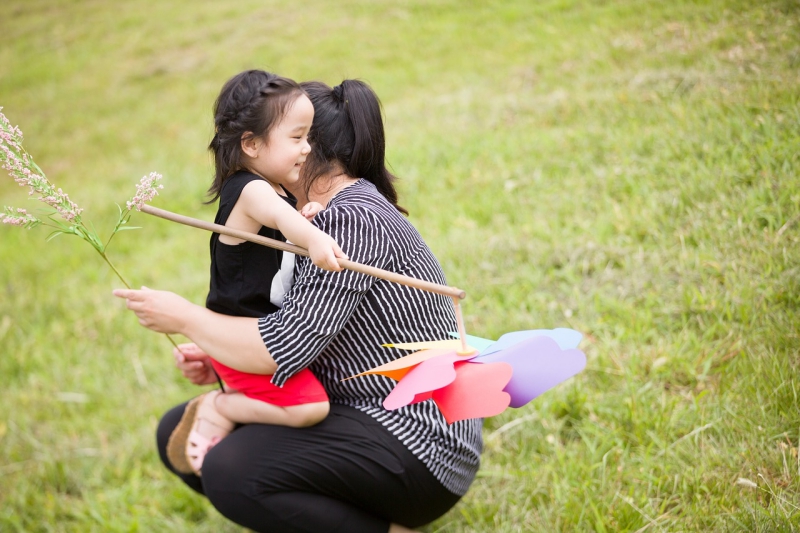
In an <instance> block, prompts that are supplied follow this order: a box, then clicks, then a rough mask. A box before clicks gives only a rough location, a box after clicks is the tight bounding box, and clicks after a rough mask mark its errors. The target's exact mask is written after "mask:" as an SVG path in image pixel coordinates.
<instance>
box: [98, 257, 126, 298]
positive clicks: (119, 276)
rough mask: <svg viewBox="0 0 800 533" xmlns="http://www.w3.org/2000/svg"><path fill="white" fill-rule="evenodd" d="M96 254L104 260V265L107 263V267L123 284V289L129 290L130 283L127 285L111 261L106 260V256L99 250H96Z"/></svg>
mask: <svg viewBox="0 0 800 533" xmlns="http://www.w3.org/2000/svg"><path fill="white" fill-rule="evenodd" d="M97 253H99V254H100V256H101V257H102V258H103V259H104V260H105V262H106V263H108V266H110V267H111V270H113V271H114V274H116V275H117V277H118V278H119V280H120V281H121V282H122V283H124V284H125V287H126V288H128V289H130V288H131V285H130V283H128V282H127V281H126V280H125V278H123V277H122V274H120V273H119V270H117V268H116V267H115V266H114V264H113V263H112V262H111V260H110V259H109V258H108V256H107V255H106V254H105V252H101V251H99V250H98V252H97Z"/></svg>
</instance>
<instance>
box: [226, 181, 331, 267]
mask: <svg viewBox="0 0 800 533" xmlns="http://www.w3.org/2000/svg"><path fill="white" fill-rule="evenodd" d="M237 205H239V206H241V209H242V210H243V212H244V214H245V215H247V216H248V217H250V218H252V219H253V220H255V221H256V222H258V223H259V224H261V225H262V226H267V227H269V228H274V229H277V230H278V231H280V232H281V233H283V235H284V236H285V237H286V238H287V239H288V240H290V241H291V242H293V243H294V244H296V245H298V246H302V247H303V248H305V249H307V250H308V253H309V255H310V256H311V261H312V262H313V263H314V264H315V265H316V266H318V267H320V268H322V269H325V270H331V271H333V272H339V271H341V270H342V267H340V266H339V262H338V261H337V260H336V258H337V257H341V258H344V259H346V258H347V256H346V255H345V254H344V252H342V250H341V248H339V245H338V244H336V241H335V240H333V238H331V237H330V236H329V235H327V234H325V233H324V232H322V231H320V230H319V229H317V228H316V227H314V226H313V225H312V224H311V223H310V222H309V221H308V220H306V219H305V217H303V215H301V214H300V213H298V212H297V211H296V210H295V209H292V207H291V206H290V205H289V204H288V203H286V201H285V200H283V199H282V198H281V197H280V196H278V193H276V192H275V190H274V189H273V188H272V186H271V185H270V184H269V183H267V182H266V181H261V180H256V181H251V182H250V183H248V184H247V185H246V186H245V188H244V189H243V190H242V194H241V195H240V196H239V201H238V202H237Z"/></svg>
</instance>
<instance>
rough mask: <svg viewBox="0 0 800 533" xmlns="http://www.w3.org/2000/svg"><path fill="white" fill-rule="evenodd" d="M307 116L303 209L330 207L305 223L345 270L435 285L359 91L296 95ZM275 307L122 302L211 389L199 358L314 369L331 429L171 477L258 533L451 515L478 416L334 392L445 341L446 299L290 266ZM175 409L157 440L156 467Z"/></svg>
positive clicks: (377, 123) (277, 433) (310, 87)
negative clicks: (310, 116)
mask: <svg viewBox="0 0 800 533" xmlns="http://www.w3.org/2000/svg"><path fill="white" fill-rule="evenodd" d="M303 88H304V89H305V90H306V92H307V93H308V95H309V97H310V99H311V101H312V103H313V105H314V111H315V115H314V121H313V125H312V128H311V132H310V134H309V140H310V142H311V145H312V152H311V154H309V156H308V158H307V159H306V162H305V165H304V168H303V183H304V188H305V192H306V194H307V197H308V199H309V200H311V201H316V202H319V203H320V204H322V205H323V206H325V207H326V209H325V210H324V211H322V212H320V213H319V214H318V215H317V216H316V218H315V220H314V223H315V224H316V225H317V226H318V227H319V228H320V229H322V230H323V231H325V232H326V233H328V234H329V235H331V236H332V237H333V238H334V239H335V240H336V241H337V242H338V243H340V245H341V247H342V249H343V250H344V252H345V253H346V254H347V255H348V256H349V257H350V259H352V260H353V261H356V262H359V263H363V264H368V265H372V266H375V267H378V268H382V269H385V270H390V271H393V272H397V273H400V274H404V275H407V276H410V277H414V278H419V279H424V280H427V281H431V282H434V283H441V284H443V283H445V279H444V275H443V273H442V270H441V267H440V266H439V264H438V262H437V261H436V258H435V257H434V256H433V254H432V253H431V251H430V249H429V248H428V247H427V246H426V245H425V243H424V242H423V240H422V238H421V237H420V235H419V234H418V233H417V231H416V230H415V229H414V228H413V226H411V225H410V224H409V223H408V221H407V220H406V219H405V218H404V217H403V216H402V214H401V213H404V212H405V211H404V210H403V209H402V208H401V207H399V206H398V205H397V194H396V192H395V190H394V186H393V185H392V181H393V180H394V177H393V176H392V175H391V174H390V173H389V172H388V170H387V169H386V166H385V161H384V153H385V141H384V131H383V122H382V119H381V114H380V104H379V102H378V100H377V97H376V96H375V94H374V93H373V92H372V90H371V89H370V88H369V87H368V86H367V85H366V84H364V83H362V82H359V81H356V80H345V81H344V82H342V84H341V85H339V86H337V87H335V88H333V89H331V88H330V87H328V86H326V85H324V84H322V83H318V82H310V83H305V84H303ZM295 275H296V282H295V285H294V287H293V288H292V289H291V290H290V292H289V293H288V294H287V295H286V296H285V299H284V305H283V308H282V309H281V310H280V311H278V312H276V313H274V314H272V315H269V316H266V317H263V318H261V319H253V318H243V317H230V316H223V315H218V314H215V313H213V312H211V311H209V310H207V309H205V308H203V307H200V306H196V305H193V304H191V303H189V302H188V301H186V300H184V299H183V298H180V297H179V296H177V295H175V294H173V293H169V292H163V291H151V290H147V289H143V290H141V291H132V290H117V291H115V295H117V296H119V297H123V298H126V299H127V300H128V308H129V309H131V310H133V311H134V312H135V313H136V315H137V316H138V317H139V321H140V323H141V324H142V325H144V326H146V327H149V328H150V329H153V330H155V331H159V332H163V333H180V334H183V335H185V336H186V337H188V338H189V339H191V340H192V341H194V343H196V346H189V347H184V348H183V351H184V352H185V353H186V355H185V356H182V355H179V356H178V365H179V367H180V368H182V369H183V370H184V374H185V375H186V376H187V377H188V378H189V379H190V380H192V381H193V382H194V383H198V384H207V383H212V382H213V379H214V378H213V374H212V373H211V370H210V367H209V364H208V355H206V354H209V355H210V356H212V357H214V358H215V359H216V360H218V361H221V362H222V363H223V364H225V365H227V366H230V367H232V368H235V369H237V370H240V371H243V372H251V373H261V374H274V376H273V378H272V381H273V383H275V384H277V385H279V386H280V385H282V384H283V383H284V382H285V381H286V379H287V378H289V377H290V376H292V375H294V374H295V373H296V372H298V371H300V370H302V369H303V368H310V369H311V371H312V372H313V373H314V374H315V375H316V376H317V378H318V379H319V380H320V382H321V383H322V384H323V386H324V387H325V389H326V391H327V393H328V396H329V398H330V401H331V412H330V415H329V416H328V418H326V419H325V420H323V421H322V422H321V423H319V424H318V425H315V426H312V427H309V428H303V429H297V428H289V427H280V426H269V425H257V424H252V425H245V426H242V427H240V428H238V429H236V430H235V431H234V432H233V433H231V434H230V435H229V436H228V437H226V438H225V439H224V440H223V441H222V442H221V443H220V444H218V445H217V446H215V447H214V448H212V449H211V450H210V451H209V453H208V455H207V456H206V458H205V463H204V467H203V475H202V479H201V478H198V477H195V476H191V475H180V477H181V478H182V479H183V480H184V481H185V482H186V483H187V484H188V485H189V486H191V487H192V488H193V489H195V490H197V491H198V492H202V493H203V494H205V495H206V496H207V497H208V498H209V500H210V501H211V502H212V503H213V504H214V506H215V507H216V508H217V509H218V510H219V511H220V512H221V513H222V514H224V515H225V516H227V517H228V518H230V519H231V520H233V521H234V522H236V523H238V524H241V525H243V526H246V527H249V528H251V529H253V530H256V531H271V532H274V531H280V532H284V531H285V532H300V531H304V532H309V531H320V532H323V531H324V532H337V531H341V532H348V533H350V532H367V533H368V532H373V531H374V532H376V533H377V532H380V533H386V532H387V531H389V532H403V531H409V530H408V529H407V528H413V527H417V526H420V525H422V524H425V523H428V522H430V521H432V520H434V519H435V518H437V517H439V516H441V515H442V514H444V513H445V512H447V510H449V509H450V508H451V507H452V506H453V505H455V503H456V502H457V501H458V500H459V498H460V497H461V496H462V495H463V494H464V493H466V491H467V489H468V488H469V485H470V484H471V483H472V481H473V479H474V477H475V474H476V472H477V469H478V463H479V457H480V452H481V448H482V442H481V425H482V422H481V420H467V421H462V422H457V423H455V424H452V425H448V424H446V423H445V421H444V419H443V417H442V416H441V414H440V413H439V411H438V409H437V408H436V406H435V405H434V404H433V402H432V401H426V402H421V403H417V404H413V405H410V406H407V407H403V408H401V409H398V410H396V411H387V410H385V409H384V408H383V407H382V401H383V399H384V398H385V397H386V395H387V394H388V393H389V392H390V391H391V389H392V388H393V386H394V382H393V381H392V380H390V379H389V378H386V377H383V376H367V377H361V378H358V379H353V380H347V381H342V380H343V379H344V378H347V377H349V376H352V375H354V374H357V373H359V372H362V371H364V370H367V369H369V368H372V367H375V366H378V365H381V364H384V363H387V362H389V361H391V360H394V359H397V358H398V357H401V356H403V355H406V354H407V353H408V352H405V351H401V350H396V349H388V348H383V347H381V344H383V343H386V342H410V341H421V340H441V339H446V338H447V332H449V331H455V328H456V323H455V315H454V312H453V307H452V302H451V301H450V300H449V299H448V298H447V297H445V296H440V295H435V294H432V293H428V292H424V291H420V290H417V289H413V288H410V287H406V286H402V285H397V284H393V283H390V282H387V281H383V280H379V279H376V278H372V277H369V276H366V275H363V274H359V273H355V272H350V271H345V272H338V273H336V272H325V271H322V270H320V269H318V268H316V267H314V266H313V264H311V262H310V261H308V260H307V259H305V258H299V260H298V263H297V267H296V270H295ZM183 409H184V406H183V405H181V406H178V407H176V408H174V409H173V410H171V411H169V412H168V413H167V414H166V415H165V416H164V418H163V419H162V421H161V423H160V425H159V429H158V443H159V450H160V453H161V458H162V460H163V461H164V462H165V464H166V465H167V467H168V468H170V469H172V470H173V471H174V469H173V468H172V466H171V465H170V464H169V461H168V460H167V459H166V455H165V452H164V449H165V446H166V441H167V439H168V437H169V435H170V434H171V432H172V430H173V428H174V427H175V426H176V425H177V423H178V421H179V420H180V417H181V415H182V412H183Z"/></svg>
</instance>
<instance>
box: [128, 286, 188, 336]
mask: <svg viewBox="0 0 800 533" xmlns="http://www.w3.org/2000/svg"><path fill="white" fill-rule="evenodd" d="M114 296H116V297H118V298H125V300H126V301H127V305H128V309H130V310H131V311H133V312H134V313H135V314H136V316H137V317H138V318H139V324H141V325H142V326H144V327H146V328H149V329H152V330H153V331H157V332H159V333H182V332H183V329H184V328H185V327H186V324H187V322H186V321H187V319H188V317H189V315H190V314H191V311H192V310H193V309H194V308H196V307H197V306H196V305H194V304H193V303H191V302H190V301H188V300H186V299H184V298H181V297H180V296H178V295H177V294H175V293H174V292H169V291H154V290H151V289H148V288H147V287H142V289H141V290H138V291H137V290H134V289H116V290H114Z"/></svg>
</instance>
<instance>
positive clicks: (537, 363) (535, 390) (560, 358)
mask: <svg viewBox="0 0 800 533" xmlns="http://www.w3.org/2000/svg"><path fill="white" fill-rule="evenodd" d="M475 362H476V363H493V362H505V363H508V364H510V365H511V366H512V367H513V368H514V374H513V375H512V377H511V381H509V383H508V386H506V388H505V390H506V392H508V393H509V394H510V395H511V403H510V406H511V407H522V406H523V405H525V404H526V403H528V402H529V401H531V400H533V399H534V398H536V397H537V396H539V395H540V394H542V393H543V392H545V391H547V390H549V389H551V388H553V387H555V386H556V385H558V384H559V383H561V382H562V381H565V380H567V379H569V378H571V377H572V376H574V375H575V374H577V373H578V372H580V371H581V370H583V368H584V367H585V366H586V355H584V353H583V352H582V351H580V350H576V349H570V350H562V349H561V348H560V347H559V345H558V343H557V342H556V341H555V340H554V339H552V338H550V337H534V338H528V339H525V340H523V341H521V342H519V343H517V344H515V345H513V346H511V347H510V348H506V349H504V350H502V351H499V352H495V353H492V354H489V355H486V356H481V357H479V358H477V359H475Z"/></svg>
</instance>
